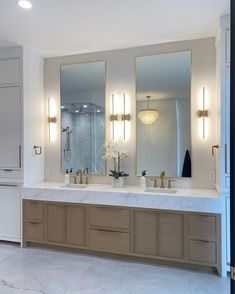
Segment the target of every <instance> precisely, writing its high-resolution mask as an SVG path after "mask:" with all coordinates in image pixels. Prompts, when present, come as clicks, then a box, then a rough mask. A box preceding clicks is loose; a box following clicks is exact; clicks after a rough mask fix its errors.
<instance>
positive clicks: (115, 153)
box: [103, 142, 128, 178]
mask: <svg viewBox="0 0 235 294" xmlns="http://www.w3.org/2000/svg"><path fill="white" fill-rule="evenodd" d="M104 148H105V150H106V152H105V155H104V156H103V159H105V160H108V159H113V163H114V169H113V170H110V172H111V174H109V175H110V176H112V177H115V178H119V177H124V176H128V174H127V173H124V172H121V171H120V164H121V159H124V158H127V157H128V153H127V151H125V150H119V145H118V144H117V143H114V142H107V143H105V144H104Z"/></svg>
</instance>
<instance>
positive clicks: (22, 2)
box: [18, 0, 32, 9]
mask: <svg viewBox="0 0 235 294" xmlns="http://www.w3.org/2000/svg"><path fill="white" fill-rule="evenodd" d="M18 5H19V6H20V7H21V8H24V9H30V8H32V3H31V2H30V1H29V0H19V1H18Z"/></svg>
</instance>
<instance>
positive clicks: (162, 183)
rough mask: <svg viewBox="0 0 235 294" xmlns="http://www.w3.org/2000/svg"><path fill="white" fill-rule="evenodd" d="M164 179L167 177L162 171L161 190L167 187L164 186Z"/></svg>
mask: <svg viewBox="0 0 235 294" xmlns="http://www.w3.org/2000/svg"><path fill="white" fill-rule="evenodd" d="M164 177H165V171H162V172H161V173H160V180H161V184H160V188H165V186H164Z"/></svg>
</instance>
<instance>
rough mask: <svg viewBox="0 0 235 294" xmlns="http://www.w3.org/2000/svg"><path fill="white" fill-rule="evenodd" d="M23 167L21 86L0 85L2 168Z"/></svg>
mask: <svg viewBox="0 0 235 294" xmlns="http://www.w3.org/2000/svg"><path fill="white" fill-rule="evenodd" d="M20 167H21V93H20V87H19V86H15V87H12V86H11V87H0V168H20Z"/></svg>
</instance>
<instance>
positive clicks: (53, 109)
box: [47, 98, 57, 142]
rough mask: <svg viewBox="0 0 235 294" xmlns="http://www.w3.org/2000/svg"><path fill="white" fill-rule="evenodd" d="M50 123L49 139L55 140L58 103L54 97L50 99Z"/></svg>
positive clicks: (48, 119)
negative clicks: (56, 103)
mask: <svg viewBox="0 0 235 294" xmlns="http://www.w3.org/2000/svg"><path fill="white" fill-rule="evenodd" d="M47 121H48V125H49V141H50V142H53V141H55V139H56V121H57V118H56V105H55V100H54V99H53V98H49V99H48V118H47Z"/></svg>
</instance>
